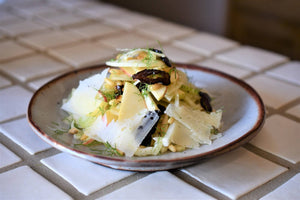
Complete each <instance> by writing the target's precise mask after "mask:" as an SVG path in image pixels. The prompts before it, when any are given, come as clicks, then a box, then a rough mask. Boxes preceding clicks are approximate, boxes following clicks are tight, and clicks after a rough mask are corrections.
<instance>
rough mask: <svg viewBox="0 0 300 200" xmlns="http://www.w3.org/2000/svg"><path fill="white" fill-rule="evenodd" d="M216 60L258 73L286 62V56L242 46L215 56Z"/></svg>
mask: <svg viewBox="0 0 300 200" xmlns="http://www.w3.org/2000/svg"><path fill="white" fill-rule="evenodd" d="M216 58H217V59H220V60H222V61H224V62H228V63H231V64H236V65H240V66H242V67H245V68H248V69H250V70H253V71H260V70H263V69H266V68H269V67H272V66H275V65H279V64H282V63H284V62H286V61H287V60H288V58H287V57H286V56H283V55H280V54H276V53H273V52H269V51H266V50H263V49H259V48H255V47H250V46H242V47H240V48H236V49H233V50H231V51H227V52H224V53H221V54H219V55H217V56H216Z"/></svg>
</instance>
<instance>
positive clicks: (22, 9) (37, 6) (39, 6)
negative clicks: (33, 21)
mask: <svg viewBox="0 0 300 200" xmlns="http://www.w3.org/2000/svg"><path fill="white" fill-rule="evenodd" d="M57 9H58V8H56V7H54V6H51V5H48V4H47V3H44V2H43V3H40V2H36V3H29V4H24V5H17V6H13V11H14V12H17V13H18V14H20V15H22V16H25V17H33V16H35V15H39V14H45V13H49V12H53V11H56V10H57Z"/></svg>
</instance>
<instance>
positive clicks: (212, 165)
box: [184, 148, 287, 199]
mask: <svg viewBox="0 0 300 200" xmlns="http://www.w3.org/2000/svg"><path fill="white" fill-rule="evenodd" d="M286 170H287V169H286V168H283V167H281V166H279V165H276V164H274V163H272V162H270V161H268V160H265V159H263V158H261V157H259V156H257V155H255V154H253V153H251V152H249V151H247V150H245V149H243V148H239V149H238V150H235V151H233V152H230V153H227V154H225V155H223V156H220V157H217V158H213V159H211V160H209V161H207V162H205V163H202V164H199V165H195V166H192V167H188V168H186V169H184V172H186V173H188V174H189V175H191V176H193V177H194V178H195V179H197V180H199V181H200V182H202V183H203V184H205V185H208V186H209V187H211V188H213V189H215V190H217V191H219V192H220V193H222V194H224V195H226V196H228V197H229V198H231V199H237V198H238V197H240V196H241V195H243V194H245V193H247V192H249V191H251V190H253V189H255V188H256V187H258V186H260V185H262V184H264V183H266V182H267V181H269V180H271V179H272V178H275V177H276V176H278V175H280V174H281V173H283V172H284V171H286Z"/></svg>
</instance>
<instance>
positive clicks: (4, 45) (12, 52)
mask: <svg viewBox="0 0 300 200" xmlns="http://www.w3.org/2000/svg"><path fill="white" fill-rule="evenodd" d="M0 49H5V51H1V54H0V61H5V60H8V59H12V58H16V57H19V56H24V55H28V54H31V53H33V51H32V50H31V49H28V48H26V47H23V46H21V45H19V44H17V43H16V42H14V41H11V40H6V41H3V42H0Z"/></svg>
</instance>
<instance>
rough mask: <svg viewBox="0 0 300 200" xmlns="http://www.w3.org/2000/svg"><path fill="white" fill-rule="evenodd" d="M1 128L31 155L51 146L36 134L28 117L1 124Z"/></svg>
mask: <svg viewBox="0 0 300 200" xmlns="http://www.w3.org/2000/svg"><path fill="white" fill-rule="evenodd" d="M0 130H1V132H3V134H4V135H6V136H7V137H8V138H10V139H11V140H12V141H14V142H15V143H16V144H18V145H19V146H21V147H22V148H23V149H25V150H26V151H27V152H28V153H30V154H31V155H33V154H36V153H39V152H41V151H44V150H46V149H49V148H50V145H48V144H47V143H45V142H44V141H42V140H41V139H40V138H39V137H38V136H37V135H36V134H34V132H33V131H32V129H31V128H30V127H29V124H28V121H27V119H26V118H21V119H18V120H14V121H10V122H7V123H4V124H0Z"/></svg>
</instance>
